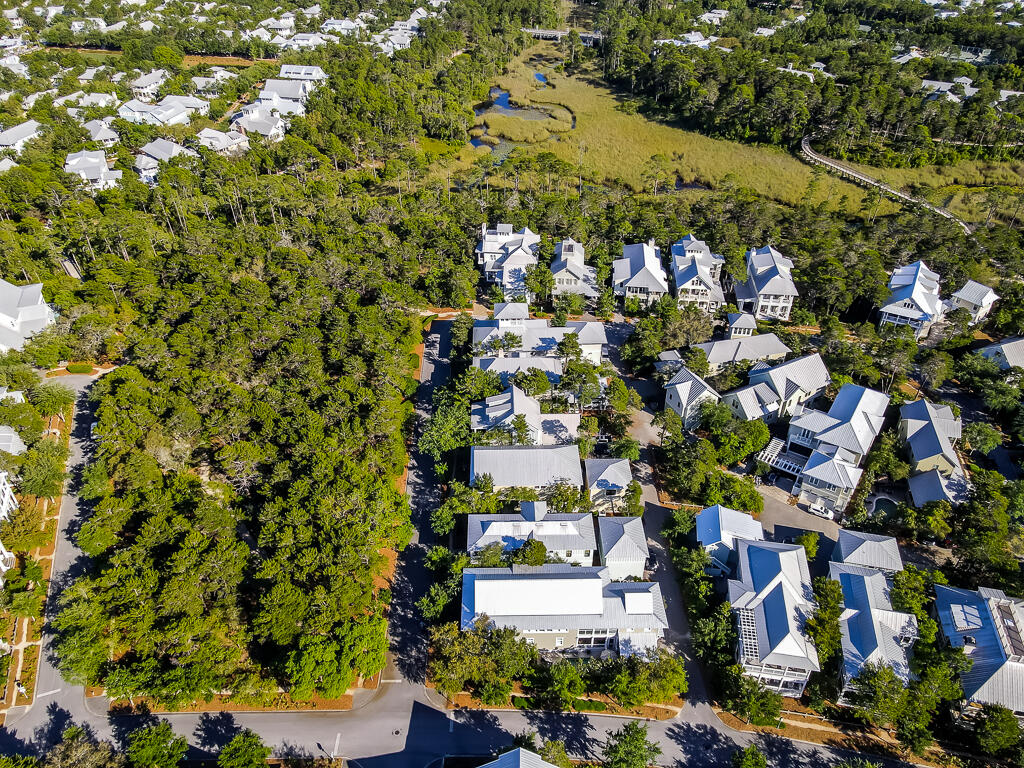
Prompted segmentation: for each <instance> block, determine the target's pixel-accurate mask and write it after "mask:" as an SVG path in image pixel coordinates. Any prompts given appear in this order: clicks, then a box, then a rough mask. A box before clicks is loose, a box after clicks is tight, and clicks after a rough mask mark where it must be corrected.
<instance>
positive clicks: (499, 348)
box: [473, 302, 608, 365]
mask: <svg viewBox="0 0 1024 768" xmlns="http://www.w3.org/2000/svg"><path fill="white" fill-rule="evenodd" d="M568 335H575V336H576V340H577V341H578V342H579V345H580V351H581V353H582V357H583V359H585V360H588V361H589V362H592V363H594V364H595V365H600V364H601V361H602V359H603V355H604V346H605V345H606V344H607V343H608V336H607V334H606V332H605V327H604V324H603V323H598V322H593V321H583V320H573V321H570V322H567V323H566V324H565V325H564V326H551V325H549V324H548V321H547V320H546V319H536V318H534V319H531V318H530V316H529V309H528V307H527V304H526V303H525V302H506V303H498V304H495V305H494V318H493V319H491V320H477V321H476V322H475V323H474V324H473V347H474V349H475V350H477V351H478V352H479V353H481V354H484V353H487V354H489V353H494V354H496V355H497V356H500V355H513V356H517V357H521V356H533V357H557V356H558V354H559V353H558V343H559V342H560V341H561V340H562V339H564V338H565V337H566V336H568ZM513 340H514V341H515V342H516V343H515V344H510V342H511V341H513Z"/></svg>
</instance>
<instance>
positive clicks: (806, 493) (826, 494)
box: [758, 384, 889, 512]
mask: <svg viewBox="0 0 1024 768" xmlns="http://www.w3.org/2000/svg"><path fill="white" fill-rule="evenodd" d="M888 407H889V396H888V395H886V394H885V393H883V392H878V391H876V390H873V389H868V388H867V387H861V386H858V385H856V384H844V385H843V387H842V389H840V390H839V394H838V395H837V396H836V399H835V402H833V403H832V406H831V407H830V408H829V410H828V413H823V412H822V411H818V410H815V409H812V408H805V407H804V406H802V405H798V406H796V408H795V409H794V412H793V418H792V419H791V420H790V422H789V434H788V436H787V439H786V443H785V447H784V448H783V446H782V441H781V440H778V439H773V440H772V441H771V442H769V444H768V446H767V447H766V448H765V449H764V450H763V451H761V453H760V454H758V459H759V460H761V461H764V462H765V463H766V464H768V465H769V466H771V467H773V468H775V469H778V470H780V471H782V472H785V473H787V474H795V475H796V481H795V482H794V483H793V491H792V493H793V495H794V496H797V497H798V501H799V502H800V503H803V504H807V505H808V506H811V507H816V508H823V509H828V510H833V511H838V512H841V511H842V510H844V509H845V508H846V505H847V504H848V503H849V501H850V497H851V496H852V495H853V492H854V491H855V490H856V489H857V484H858V483H859V482H860V478H861V475H862V474H863V471H862V470H861V469H860V464H861V462H862V461H863V460H864V457H865V456H867V454H868V451H870V450H871V446H872V445H873V444H874V442H875V438H877V437H878V433H879V432H881V430H882V425H883V424H884V422H885V411H886V409H887V408H888Z"/></svg>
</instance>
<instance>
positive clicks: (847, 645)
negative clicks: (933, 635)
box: [829, 562, 917, 702]
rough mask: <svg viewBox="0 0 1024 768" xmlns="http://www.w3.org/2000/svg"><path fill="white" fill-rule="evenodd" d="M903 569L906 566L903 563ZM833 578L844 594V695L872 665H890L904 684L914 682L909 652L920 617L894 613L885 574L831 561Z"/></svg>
mask: <svg viewBox="0 0 1024 768" xmlns="http://www.w3.org/2000/svg"><path fill="white" fill-rule="evenodd" d="M901 567H902V564H901ZM829 577H830V578H831V579H832V580H833V581H836V582H839V586H840V588H841V589H842V593H843V612H842V614H840V617H839V631H840V634H841V644H842V649H843V665H842V667H841V668H840V673H839V675H840V682H841V685H842V694H841V695H840V701H841V702H842V701H844V697H845V695H846V694H847V693H848V692H849V691H850V690H851V688H852V686H851V683H852V681H853V680H854V679H855V678H856V677H857V676H858V675H859V674H860V673H861V671H862V670H863V669H864V667H865V666H866V665H868V664H871V665H876V666H878V665H881V666H887V667H889V668H890V669H892V671H893V673H894V674H895V675H896V678H897V679H898V680H900V681H901V682H902V683H903V685H904V686H906V685H908V684H909V683H910V659H909V656H908V654H909V652H910V648H911V646H912V645H913V644H914V641H915V640H916V639H917V617H916V616H914V615H913V614H911V613H901V612H900V611H895V610H893V607H892V603H891V602H890V600H889V591H890V589H891V584H890V582H889V580H888V579H887V578H886V575H885V573H883V572H882V571H878V570H875V569H873V568H866V567H864V566H861V565H852V564H849V563H836V562H833V563H830V564H829Z"/></svg>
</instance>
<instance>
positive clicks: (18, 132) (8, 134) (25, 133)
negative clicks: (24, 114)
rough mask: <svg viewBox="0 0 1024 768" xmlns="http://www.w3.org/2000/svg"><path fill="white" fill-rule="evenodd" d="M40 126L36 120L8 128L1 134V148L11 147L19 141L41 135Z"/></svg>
mask: <svg viewBox="0 0 1024 768" xmlns="http://www.w3.org/2000/svg"><path fill="white" fill-rule="evenodd" d="M39 128H40V124H39V123H38V122H37V121H35V120H26V121H25V122H24V123H20V124H18V125H15V126H14V127H12V128H8V129H7V130H6V131H3V132H0V147H11V146H14V145H15V144H17V143H18V142H19V141H25V140H26V139H31V138H32V137H33V136H35V135H36V134H38V133H39Z"/></svg>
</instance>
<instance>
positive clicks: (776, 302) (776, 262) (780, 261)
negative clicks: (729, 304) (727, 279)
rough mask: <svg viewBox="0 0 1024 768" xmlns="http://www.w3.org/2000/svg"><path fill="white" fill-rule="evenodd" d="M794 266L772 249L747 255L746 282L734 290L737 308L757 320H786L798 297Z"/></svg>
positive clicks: (766, 247) (768, 247)
mask: <svg viewBox="0 0 1024 768" xmlns="http://www.w3.org/2000/svg"><path fill="white" fill-rule="evenodd" d="M792 271H793V262H792V261H790V260H789V259H787V258H786V257H785V256H783V255H782V254H781V253H779V252H778V251H777V250H775V248H774V247H773V246H771V245H766V246H763V247H761V248H751V249H750V250H749V251H747V279H746V281H745V282H742V283H737V284H736V286H735V289H734V290H735V293H736V305H737V306H738V307H739V309H740V311H742V312H750V313H751V314H752V315H754V317H756V318H757V319H758V320H789V314H790V312H791V311H792V310H793V301H794V300H795V299H796V297H797V296H799V293H798V292H797V290H796V284H795V283H794V282H793V276H792Z"/></svg>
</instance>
